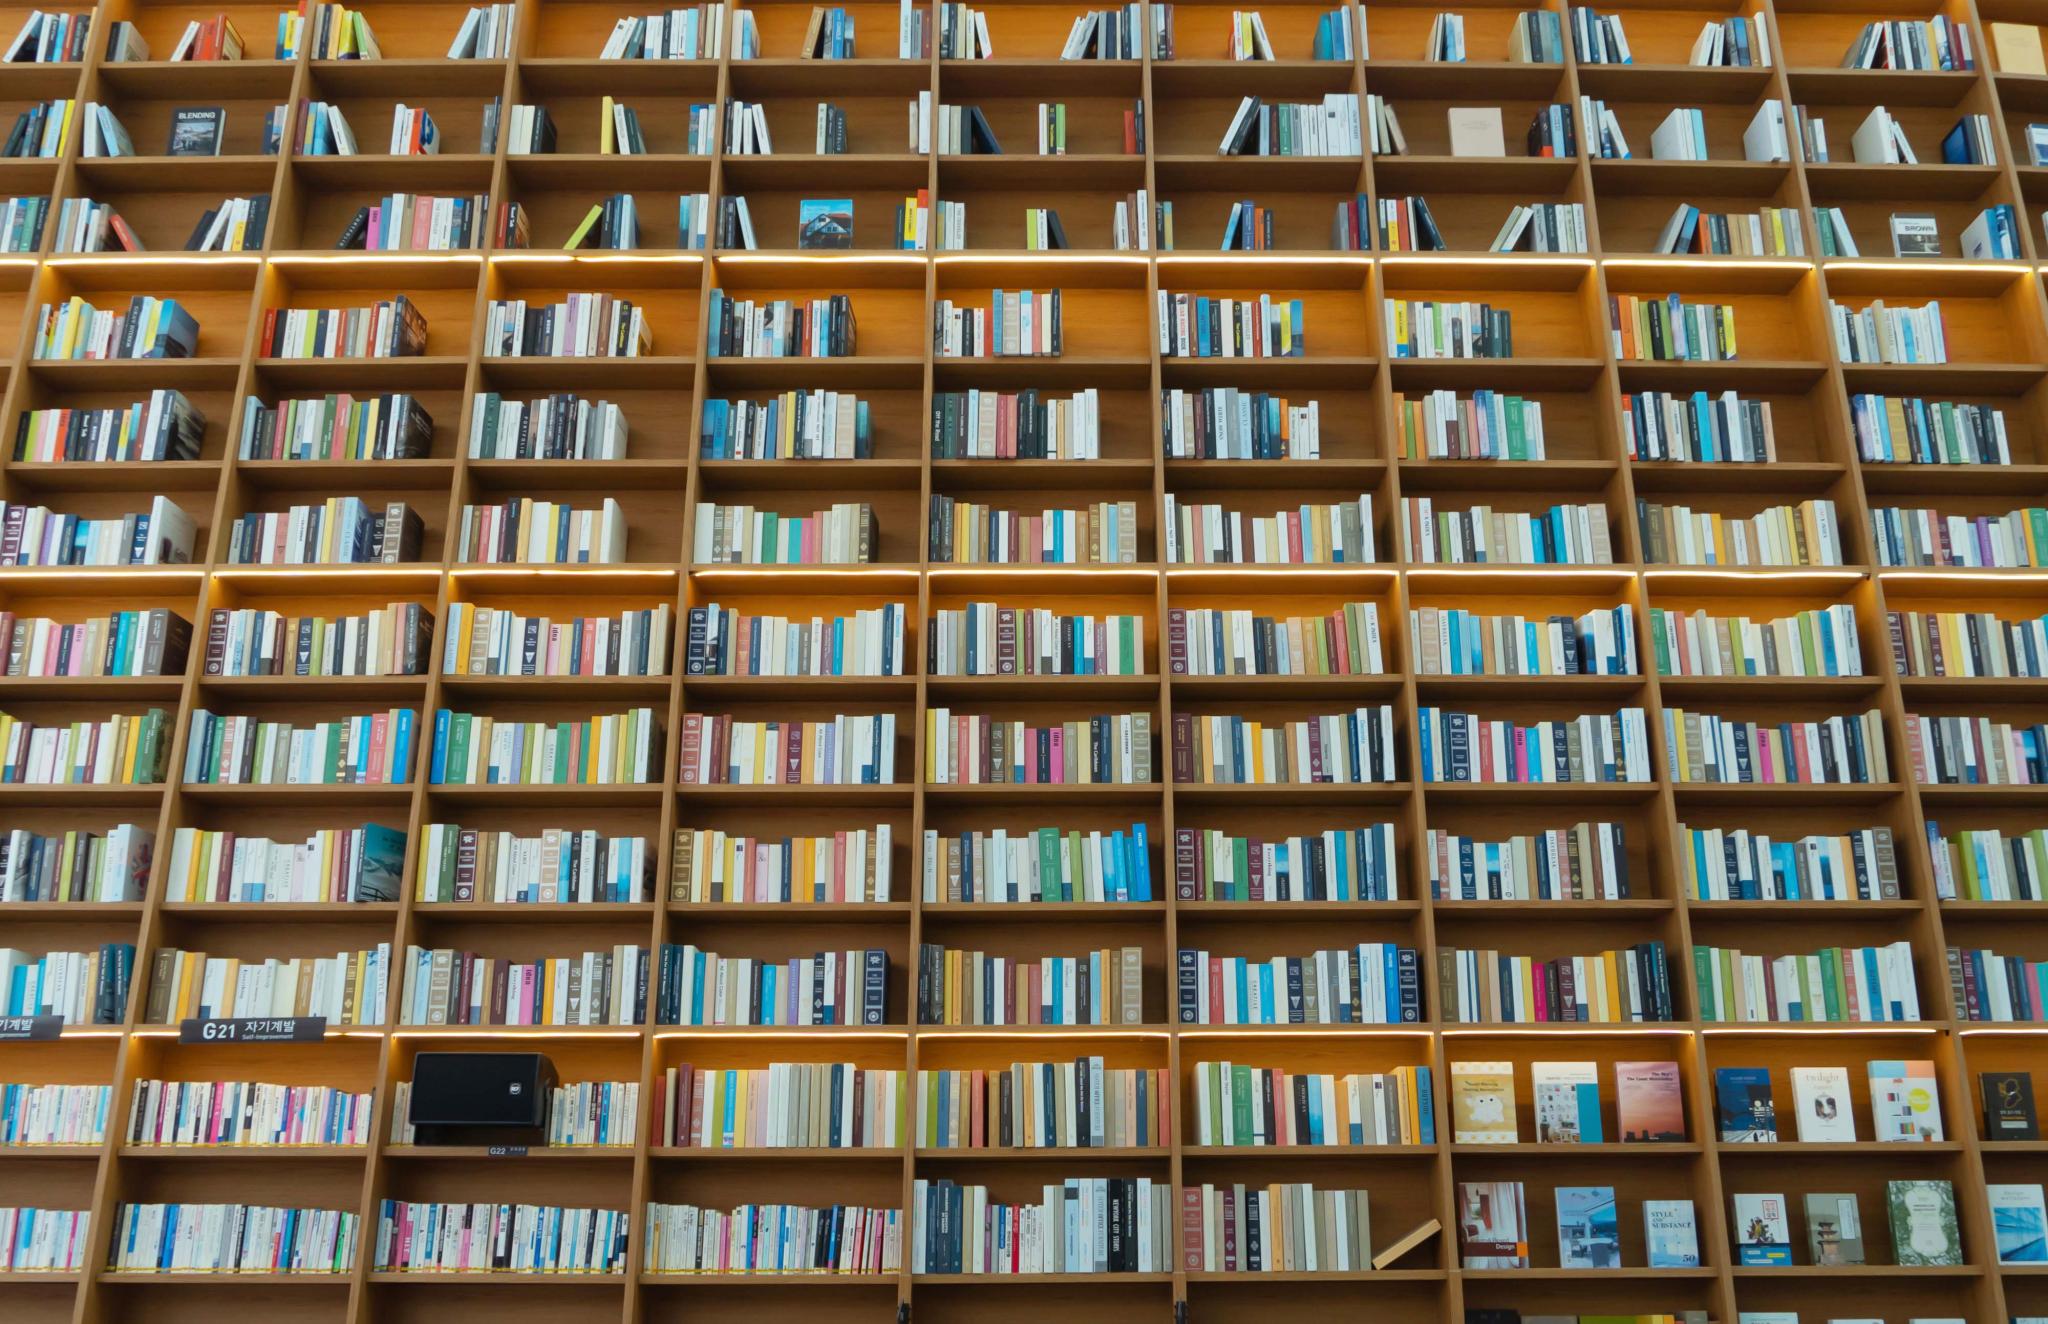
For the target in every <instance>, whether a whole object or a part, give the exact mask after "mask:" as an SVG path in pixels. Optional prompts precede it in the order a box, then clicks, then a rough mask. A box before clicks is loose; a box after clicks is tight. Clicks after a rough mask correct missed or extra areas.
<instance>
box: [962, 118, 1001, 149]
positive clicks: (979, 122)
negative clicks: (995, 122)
mask: <svg viewBox="0 0 2048 1324" xmlns="http://www.w3.org/2000/svg"><path fill="white" fill-rule="evenodd" d="M967 120H968V124H967V135H968V136H967V141H968V146H969V149H970V151H972V152H973V153H975V154H977V155H983V156H1001V155H1002V154H1003V145H1002V144H1001V143H999V142H997V141H996V131H995V130H994V129H992V128H990V127H989V122H988V116H986V115H984V114H982V113H981V107H980V106H969V107H968V108H967Z"/></svg>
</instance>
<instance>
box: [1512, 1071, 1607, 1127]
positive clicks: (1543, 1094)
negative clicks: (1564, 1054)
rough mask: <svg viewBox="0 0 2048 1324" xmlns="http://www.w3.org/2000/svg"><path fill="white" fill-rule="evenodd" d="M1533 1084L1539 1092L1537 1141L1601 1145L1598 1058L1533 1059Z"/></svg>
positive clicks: (1530, 1080)
mask: <svg viewBox="0 0 2048 1324" xmlns="http://www.w3.org/2000/svg"><path fill="white" fill-rule="evenodd" d="M1529 1088H1530V1090H1531V1092H1532V1093H1534V1094H1535V1096H1536V1143H1537V1144H1539V1145H1597V1144H1599V1143H1600V1142H1601V1140H1602V1139H1604V1137H1603V1136H1602V1135H1601V1132H1600V1066H1599V1063H1597V1062H1531V1063H1530V1064H1529Z"/></svg>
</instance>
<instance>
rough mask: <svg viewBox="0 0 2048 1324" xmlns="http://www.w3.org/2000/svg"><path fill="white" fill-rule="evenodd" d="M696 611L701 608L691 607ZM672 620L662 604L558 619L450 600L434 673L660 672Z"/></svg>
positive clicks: (672, 615) (665, 662) (665, 669)
mask: <svg viewBox="0 0 2048 1324" xmlns="http://www.w3.org/2000/svg"><path fill="white" fill-rule="evenodd" d="M696 610H702V609H701V608H697V609H693V612H694V611H696ZM674 619H675V609H674V608H672V607H670V606H669V605H668V604H667V603H665V602H663V603H658V604H656V605H655V606H652V607H644V608H640V609H638V610H635V609H632V608H628V609H626V610H624V611H621V612H620V613H619V614H618V615H617V616H616V617H611V616H570V617H566V618H564V619H561V620H556V619H555V618H553V617H551V616H542V615H531V616H529V615H522V614H521V613H520V612H519V611H517V610H516V609H514V608H510V607H486V606H482V605H479V604H477V603H472V602H451V603H449V604H448V626H447V631H446V637H445V639H444V641H443V644H442V650H441V672H442V674H443V675H447V676H660V675H665V674H667V672H668V666H669V639H670V636H671V634H672V633H673V629H674ZM422 642H423V643H424V642H425V641H424V640H422ZM422 652H424V650H422ZM407 674H410V673H407Z"/></svg>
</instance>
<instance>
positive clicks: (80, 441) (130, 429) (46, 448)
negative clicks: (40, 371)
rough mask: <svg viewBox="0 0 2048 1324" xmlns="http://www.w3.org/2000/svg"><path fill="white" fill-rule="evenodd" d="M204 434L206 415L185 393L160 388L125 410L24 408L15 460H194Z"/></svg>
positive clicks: (44, 462)
mask: <svg viewBox="0 0 2048 1324" xmlns="http://www.w3.org/2000/svg"><path fill="white" fill-rule="evenodd" d="M205 433H206V415H204V414H202V413H201V412H200V411H199V410H198V409H196V408H194V407H193V405H192V402H191V401H190V400H188V399H186V398H185V394H184V392H182V391H178V390H175V389H167V388H160V389H158V390H154V391H151V392H150V393H149V398H148V399H147V400H138V401H136V402H135V403H134V404H131V405H127V406H125V407H123V406H116V407H112V408H105V409H65V408H57V409H25V410H23V411H22V413H21V418H20V420H19V423H18V426H17V427H16V430H15V437H14V458H15V459H17V460H22V461H27V462H31V463H37V464H55V463H94V462H105V461H124V460H196V459H198V458H199V446H200V441H201V439H202V438H203V437H204V436H205Z"/></svg>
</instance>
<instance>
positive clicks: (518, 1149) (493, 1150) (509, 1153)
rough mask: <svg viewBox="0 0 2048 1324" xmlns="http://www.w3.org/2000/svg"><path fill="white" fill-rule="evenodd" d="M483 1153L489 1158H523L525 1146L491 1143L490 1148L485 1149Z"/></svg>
mask: <svg viewBox="0 0 2048 1324" xmlns="http://www.w3.org/2000/svg"><path fill="white" fill-rule="evenodd" d="M484 1153H485V1155H487V1156H488V1157H490V1158H525V1157H526V1146H524V1145H492V1146H491V1147H490V1148H488V1149H486V1150H485V1151H484Z"/></svg>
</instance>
